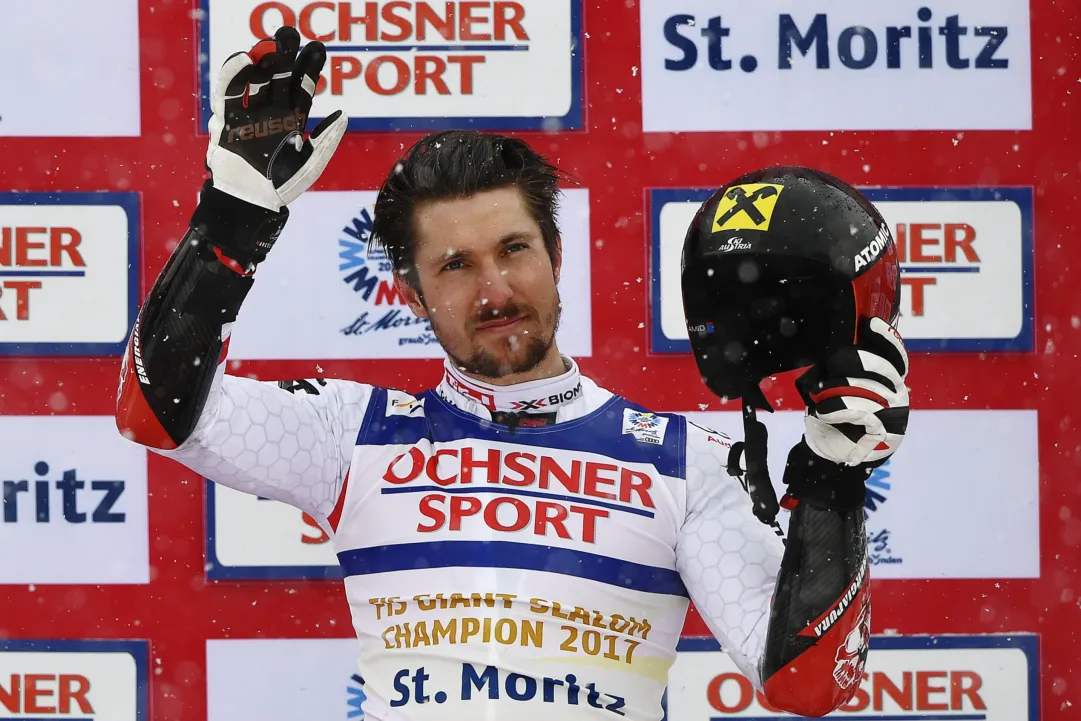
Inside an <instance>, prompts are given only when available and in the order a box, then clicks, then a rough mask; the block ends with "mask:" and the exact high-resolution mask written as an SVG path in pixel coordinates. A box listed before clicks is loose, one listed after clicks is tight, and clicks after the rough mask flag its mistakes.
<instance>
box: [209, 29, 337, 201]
mask: <svg viewBox="0 0 1081 721" xmlns="http://www.w3.org/2000/svg"><path fill="white" fill-rule="evenodd" d="M298 51H299V53H298ZM326 57H327V54H326V47H325V46H324V45H323V44H322V43H321V42H318V41H312V42H309V43H308V44H306V45H305V46H304V48H303V49H301V48H300V34H299V33H298V32H297V31H296V29H294V28H292V27H282V28H281V29H279V30H278V31H277V32H276V33H274V37H273V38H272V39H264V40H260V41H259V42H258V43H256V44H255V46H254V47H252V49H251V50H248V51H247V52H239V53H234V54H233V55H231V56H230V57H229V58H228V59H227V60H226V61H225V63H224V64H223V65H222V68H221V71H220V72H219V73H218V79H217V82H216V84H215V85H214V88H213V93H212V101H211V106H212V109H213V115H212V117H211V118H210V123H209V127H208V129H209V132H210V144H209V147H208V148H207V153H206V165H207V168H208V169H209V170H210V173H211V176H212V179H213V187H214V188H216V189H218V190H220V191H222V192H224V193H227V194H229V195H231V196H233V197H235V198H239V199H241V200H244V201H247V202H248V203H252V204H254V205H258V206H260V207H263V208H266V209H267V210H271V211H275V212H276V211H279V210H281V209H282V207H283V206H288V205H289V203H291V202H292V201H293V200H295V199H296V198H297V197H298V196H299V195H300V194H301V193H303V192H304V191H305V190H307V189H308V188H310V187H311V186H312V185H313V184H314V183H315V181H316V180H317V179H318V178H319V175H320V174H321V173H322V172H323V169H324V168H326V166H327V163H328V162H329V161H330V158H331V156H332V155H333V154H334V151H335V149H337V147H338V143H339V142H340V141H341V139H342V136H343V135H344V134H345V130H346V127H347V125H348V122H349V119H348V118H347V117H346V116H345V114H344V113H342V111H341V110H335V111H334V112H333V113H331V114H330V115H329V116H327V117H326V118H325V119H324V120H323V121H322V122H321V123H319V125H318V126H316V128H315V129H314V130H312V132H311V135H310V136H309V137H307V138H305V137H304V129H305V126H306V124H307V122H308V114H309V112H310V111H311V106H312V97H313V96H314V94H315V86H316V83H317V82H318V80H319V72H320V71H321V70H322V69H323V65H324V63H325V62H326Z"/></svg>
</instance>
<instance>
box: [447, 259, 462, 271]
mask: <svg viewBox="0 0 1081 721" xmlns="http://www.w3.org/2000/svg"><path fill="white" fill-rule="evenodd" d="M463 267H465V264H464V263H462V261H460V260H452V261H451V262H449V263H447V264H446V265H444V266H443V270H458V269H460V268H463Z"/></svg>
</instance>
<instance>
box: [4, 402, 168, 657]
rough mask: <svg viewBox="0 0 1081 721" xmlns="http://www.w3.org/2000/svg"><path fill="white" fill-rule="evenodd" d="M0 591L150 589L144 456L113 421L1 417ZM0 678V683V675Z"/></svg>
mask: <svg viewBox="0 0 1081 721" xmlns="http://www.w3.org/2000/svg"><path fill="white" fill-rule="evenodd" d="M0 438H3V439H4V441H5V446H4V448H5V451H4V454H3V457H2V458H0V486H2V488H3V504H2V508H0V534H2V538H3V544H2V545H3V546H4V547H5V548H7V549H18V551H17V552H14V553H5V554H4V562H3V563H0V584H16V583H17V584H78V583H82V584H113V583H116V584H128V583H138V584H143V583H149V581H150V579H149V576H150V566H149V552H148V542H147V534H148V529H147V485H146V476H147V471H146V465H147V458H146V454H147V451H146V449H145V448H143V447H142V446H139V445H136V444H134V443H131V442H130V441H127V440H125V439H124V438H123V437H122V436H121V435H120V434H119V433H118V432H117V430H116V421H115V420H114V419H113V417H112V416H0ZM0 678H2V675H0Z"/></svg>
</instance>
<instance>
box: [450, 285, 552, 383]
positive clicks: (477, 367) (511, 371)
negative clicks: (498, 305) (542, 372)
mask: <svg viewBox="0 0 1081 721" xmlns="http://www.w3.org/2000/svg"><path fill="white" fill-rule="evenodd" d="M517 315H520V311H519V309H518V307H517V306H515V305H511V306H508V307H506V308H503V309H501V310H499V311H498V312H497V311H495V310H486V311H485V313H484V317H483V318H482V319H481V320H480V322H482V323H483V322H484V321H486V320H491V319H494V318H500V317H502V318H506V317H512V318H513V317H515V316H517ZM562 315H563V308H562V303H560V300H559V296H558V294H557V295H556V312H555V323H554V324H553V326H552V334H551V335H550V336H548V337H547V338H541V337H539V336H526V337H525V338H524V339H523V338H522V337H521V336H519V337H518V344H519V346H521V345H523V344H524V345H525V354H524V355H523V356H521V358H520V359H518V360H517V361H515V360H514V359H513V357H512V359H511V361H510V362H508V361H507V360H500V359H499V358H497V357H496V356H495V355H493V354H492V353H490V352H488V351H486V350H484V349H483V348H478V349H477V350H474V351H473V352H472V353H471V354H470V355H469V358H468V359H463V358H459V357H458V356H456V355H454V354H453V353H451V352H450V351H448V350H447V347H446V346H445V345H443V351H444V352H446V354H447V357H448V358H450V360H451V361H452V362H453V363H454V365H455V367H456V368H458V369H459V370H461V371H462V372H463V373H470V374H473V375H477V376H481V377H482V378H502V377H503V376H508V375H516V374H518V373H526V372H528V371H531V370H533V369H534V368H536V367H537V366H538V365H540V363H541V361H543V360H544V359H545V357H546V356H547V355H548V351H550V350H551V349H552V346H553V345H554V344H555V339H556V330H557V329H558V328H559V321H560V319H561V318H562ZM432 330H433V332H434V330H435V326H434V325H433V326H432ZM440 344H441V345H442V343H440Z"/></svg>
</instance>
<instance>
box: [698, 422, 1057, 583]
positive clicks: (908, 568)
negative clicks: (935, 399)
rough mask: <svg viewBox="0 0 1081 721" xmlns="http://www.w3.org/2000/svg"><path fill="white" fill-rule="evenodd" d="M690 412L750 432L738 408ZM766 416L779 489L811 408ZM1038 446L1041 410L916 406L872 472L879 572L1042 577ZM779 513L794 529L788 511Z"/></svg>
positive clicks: (867, 511)
mask: <svg viewBox="0 0 1081 721" xmlns="http://www.w3.org/2000/svg"><path fill="white" fill-rule="evenodd" d="M686 415H687V417H688V418H690V419H691V420H693V421H695V422H697V423H700V424H702V425H704V426H706V427H709V428H714V429H716V430H718V431H721V432H725V431H731V432H733V434H734V436H735V437H742V431H741V429H742V427H743V426H742V416H741V414H740V413H739V412H738V411H712V412H708V411H707V412H692V413H687V414H686ZM759 419H760V420H761V421H762V423H764V424H765V426H766V428H767V430H768V431H769V461H768V463H769V470H770V477H771V478H772V480H773V484H774V486H775V488H776V489H777V497H778V498H780V497H781V495H782V494H783V493H784V485H783V484H782V482H781V479H782V478H783V477H784V467H785V461H786V459H787V457H788V452H789V450H790V449H791V448H792V446H794V445H795V444H796V443H798V442H799V439H800V438H801V437H802V435H803V413H802V412H799V411H779V412H776V413H770V414H765V413H762V414H759ZM1037 454H1038V445H1037V414H1036V411H1034V410H1031V411H1030V410H935V411H931V410H914V411H912V415H911V418H910V422H909V424H908V434H907V435H906V436H905V440H904V443H902V444H901V447H900V448H899V449H898V451H897V453H896V454H895V455H894V456H893V458H891V459H890V460H889V461H887V462H886V463H885V464H883V465H882V466H880V467H879V468H877V469H875V470H874V471H873V473H872V474H871V477H870V478H869V479H868V481H867V501H866V505H865V507H864V517H865V518H866V521H867V540H868V553H869V560H870V564H871V577H872V578H873V579H876V580H877V579H882V578H894V579H906V578H907V579H932V578H1039V576H1040V526H1039V460H1038V455H1037ZM749 512H750V507H749V506H748V513H749ZM777 519H778V522H779V523H780V525H781V527H782V528H783V529H784V530H785V531H786V532H787V529H788V514H787V513H785V512H782V513H780V514H779V515H778V517H777Z"/></svg>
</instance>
